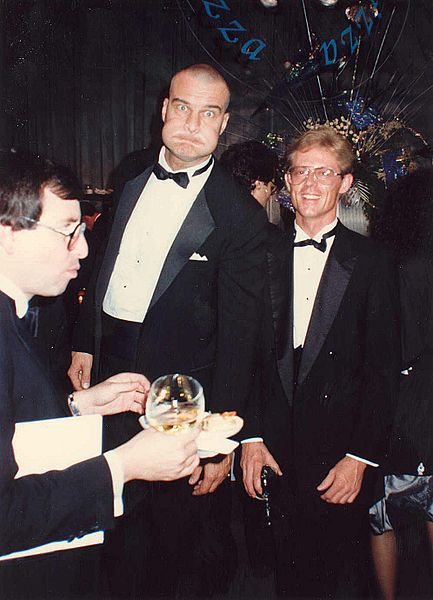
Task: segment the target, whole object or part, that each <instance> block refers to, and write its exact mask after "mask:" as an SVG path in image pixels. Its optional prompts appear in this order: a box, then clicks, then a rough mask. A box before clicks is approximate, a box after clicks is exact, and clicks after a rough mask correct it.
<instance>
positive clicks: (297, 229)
mask: <svg viewBox="0 0 433 600" xmlns="http://www.w3.org/2000/svg"><path fill="white" fill-rule="evenodd" d="M337 223H338V219H337V217H336V218H335V219H334V220H333V221H332V223H329V224H328V225H325V227H323V229H321V230H320V231H319V232H318V233H317V234H316V235H315V236H314V237H313V238H311V236H310V235H308V234H307V233H305V231H304V230H303V229H302V227H300V226H299V225H298V224H297V223H296V221H295V232H296V235H295V242H302V240H309V239H314V240H316V241H317V242H320V241H321V239H322V235H323V234H324V233H328V231H331V229H334V227H335V226H336V225H337Z"/></svg>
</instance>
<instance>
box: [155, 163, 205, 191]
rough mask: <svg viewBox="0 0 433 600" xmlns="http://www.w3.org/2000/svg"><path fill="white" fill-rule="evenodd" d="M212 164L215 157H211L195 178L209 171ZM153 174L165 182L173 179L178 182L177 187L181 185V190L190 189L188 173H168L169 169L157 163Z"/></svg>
mask: <svg viewBox="0 0 433 600" xmlns="http://www.w3.org/2000/svg"><path fill="white" fill-rule="evenodd" d="M212 163H213V156H211V157H210V159H209V161H208V162H207V163H206V164H205V165H204V167H202V168H201V169H197V171H195V172H194V173H193V177H195V176H196V175H201V174H202V173H204V172H205V171H207V170H208V168H209V167H210V166H211V164H212ZM153 173H154V174H155V177H156V178H157V179H161V180H162V181H165V180H166V179H173V181H174V182H176V183H177V185H180V187H181V188H184V189H186V188H187V187H188V184H189V177H188V173H185V171H178V172H177V173H172V172H171V171H167V169H164V167H163V166H162V165H161V164H159V163H156V164H155V165H154V167H153Z"/></svg>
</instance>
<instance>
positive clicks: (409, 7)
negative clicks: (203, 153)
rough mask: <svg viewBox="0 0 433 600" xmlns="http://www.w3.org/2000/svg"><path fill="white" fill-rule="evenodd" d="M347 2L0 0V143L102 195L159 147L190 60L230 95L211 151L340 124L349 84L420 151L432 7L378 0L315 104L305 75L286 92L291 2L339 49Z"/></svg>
mask: <svg viewBox="0 0 433 600" xmlns="http://www.w3.org/2000/svg"><path fill="white" fill-rule="evenodd" d="M359 1H360V0H356V1H355V0H351V1H346V0H339V2H338V3H337V5H336V6H335V8H325V7H324V6H322V5H321V4H320V2H319V0H305V2H304V4H303V3H302V1H301V0H280V1H279V6H278V8H277V9H276V10H274V9H271V10H269V9H265V8H264V7H263V6H262V4H261V3H260V1H259V0H226V2H223V1H222V0H217V1H215V4H217V5H219V6H224V5H225V6H226V7H228V8H229V9H230V10H224V9H222V8H220V9H218V8H217V7H215V6H214V7H213V8H211V11H212V13H213V14H220V18H219V19H215V18H211V17H209V16H208V15H207V14H206V11H205V6H204V4H203V2H202V0H3V1H1V2H0V23H1V26H0V36H1V37H0V48H1V54H0V140H1V142H0V145H1V146H2V147H5V148H7V147H11V146H14V147H17V148H22V149H29V150H32V151H37V152H39V153H41V154H44V155H47V156H49V157H52V158H56V159H57V160H58V161H60V162H62V163H65V164H67V165H69V166H70V167H72V168H73V169H74V170H75V171H76V172H77V173H78V174H79V175H80V176H81V178H82V180H83V183H84V184H90V185H92V186H98V187H103V186H106V185H107V184H108V183H109V175H110V173H111V171H112V170H113V168H114V167H115V166H116V165H117V164H118V163H119V161H120V160H121V159H122V158H123V157H124V156H125V155H127V154H128V153H131V152H133V151H137V150H140V149H143V148H145V147H146V146H149V145H150V144H151V142H152V140H153V141H154V143H155V144H156V145H157V144H158V131H159V129H160V117H159V111H160V105H161V100H162V98H163V94H164V91H165V89H166V86H167V84H168V82H169V80H170V77H171V75H172V74H173V72H175V71H176V70H178V69H179V68H181V67H183V66H186V65H187V64H190V63H193V62H201V61H205V62H210V63H211V64H214V65H215V66H216V67H217V68H219V69H221V70H222V71H223V73H224V74H225V76H226V77H227V80H228V82H229V84H230V86H231V87H232V89H233V92H234V94H233V96H234V102H233V104H232V107H231V112H232V117H231V120H230V123H229V127H228V132H227V134H225V135H224V136H223V138H222V140H221V147H224V145H227V144H229V143H233V142H238V141H242V140H243V139H245V138H256V139H263V138H264V136H266V134H267V133H268V132H270V131H274V132H277V133H279V134H281V135H282V136H283V137H284V138H286V137H287V136H290V135H291V134H293V133H294V132H295V131H297V130H299V129H302V128H303V121H304V120H305V119H306V118H307V117H308V116H312V117H314V118H320V119H322V120H323V118H324V106H325V110H326V111H327V115H328V116H329V117H332V116H335V114H337V115H338V113H339V111H340V112H341V104H340V105H339V102H340V103H341V102H342V101H344V100H345V99H347V98H348V97H349V96H348V95H349V94H350V90H352V88H353V91H352V96H355V97H356V94H357V93H358V94H360V95H361V96H362V97H365V98H367V101H368V103H369V104H370V103H372V104H373V105H374V106H375V107H376V108H377V110H378V111H379V112H380V113H381V114H382V115H383V118H384V119H389V118H390V116H392V115H395V114H399V115H400V117H401V118H404V119H405V120H406V121H407V122H408V123H410V125H411V127H412V128H414V130H415V131H416V132H417V133H420V134H421V135H422V137H423V138H424V139H425V140H426V141H427V142H430V140H431V139H432V138H433V123H432V121H433V119H432V109H431V103H432V98H433V94H432V88H431V86H432V85H433V69H432V57H433V43H432V37H433V36H432V13H433V3H432V2H431V0H412V1H411V0H404V1H403V0H396V1H392V0H380V1H379V9H380V12H381V18H380V19H375V20H374V23H373V27H372V30H371V32H370V34H369V35H367V32H366V30H365V28H362V27H361V28H360V29H359V30H358V33H361V34H362V39H361V45H360V50H359V53H358V54H356V55H355V54H354V55H350V53H347V50H346V53H347V65H346V67H345V69H344V71H343V73H342V74H341V75H340V76H339V77H336V73H335V72H329V71H327V72H322V73H321V83H322V92H323V93H322V96H325V97H326V100H322V99H321V94H320V92H319V89H318V86H317V80H316V78H315V77H310V78H309V79H308V80H306V81H305V82H302V84H301V85H300V86H299V87H297V88H296V89H289V88H288V87H287V86H286V85H285V84H284V83H283V84H281V82H282V81H283V78H284V74H285V69H284V66H283V64H284V61H285V60H290V61H291V62H292V63H296V62H299V63H301V64H306V63H308V60H309V58H308V52H309V50H310V44H309V39H308V35H307V28H306V17H305V14H304V11H303V6H305V8H306V11H307V19H308V24H309V26H310V30H311V32H312V33H314V34H315V35H316V38H317V41H318V43H319V45H320V44H321V43H322V42H324V41H329V39H331V38H334V39H335V40H336V42H337V44H338V48H339V53H340V50H341V49H342V47H341V44H340V42H339V38H340V32H341V31H342V30H343V29H344V28H345V27H347V26H348V25H350V22H349V20H348V18H347V17H346V15H345V8H346V7H348V6H349V7H350V6H355V5H358V2H359ZM362 2H363V4H365V5H368V4H369V3H368V2H365V0H362ZM233 20H237V21H238V22H239V23H240V24H241V25H242V26H243V27H244V28H245V29H246V31H245V32H241V33H238V34H237V36H238V37H239V41H238V42H236V43H229V42H227V41H225V40H224V38H223V36H222V33H221V32H220V31H219V30H218V27H224V26H227V25H228V23H230V22H231V21H233ZM352 26H353V29H354V31H356V30H357V28H356V26H355V24H353V23H352ZM229 35H230V36H234V34H233V33H230V34H229ZM254 38H258V39H261V40H263V42H264V43H265V44H266V47H265V48H264V49H263V50H262V51H261V52H260V53H258V55H257V58H259V60H249V58H248V56H247V55H245V54H242V52H241V48H242V45H243V44H244V43H245V42H247V41H248V40H249V39H254ZM376 62H377V65H376V67H377V68H376V69H374V65H375V63H376ZM331 71H332V69H331ZM373 71H375V76H374V77H373V78H372V79H371V78H370V76H371V74H372V72H373ZM263 102H264V104H263ZM256 111H257V114H255V115H254V116H253V114H254V113H255V112H256ZM400 113H401V114H400Z"/></svg>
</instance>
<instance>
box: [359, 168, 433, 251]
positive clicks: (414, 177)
mask: <svg viewBox="0 0 433 600" xmlns="http://www.w3.org/2000/svg"><path fill="white" fill-rule="evenodd" d="M370 234H371V237H373V238H375V239H377V240H380V241H381V242H383V243H385V244H386V245H387V246H388V247H389V248H390V249H391V250H392V251H393V252H394V255H395V256H396V258H397V260H398V261H401V260H403V259H404V258H408V257H409V256H412V255H415V254H418V253H425V252H427V253H428V255H430V256H433V169H419V170H417V171H415V172H414V173H411V174H410V175H406V176H405V177H401V178H400V179H398V180H397V181H396V182H395V183H394V184H393V185H392V186H391V187H390V188H389V190H388V191H387V194H386V197H385V200H384V202H383V203H381V205H380V206H378V208H377V209H376V210H372V211H371V213H370Z"/></svg>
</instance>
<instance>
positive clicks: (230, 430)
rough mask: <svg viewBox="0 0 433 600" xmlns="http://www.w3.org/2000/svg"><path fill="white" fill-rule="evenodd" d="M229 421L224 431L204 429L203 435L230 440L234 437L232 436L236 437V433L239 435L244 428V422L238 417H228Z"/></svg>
mask: <svg viewBox="0 0 433 600" xmlns="http://www.w3.org/2000/svg"><path fill="white" fill-rule="evenodd" d="M226 419H227V424H228V425H227V427H225V428H224V429H222V428H221V429H220V428H218V429H214V430H210V431H209V430H207V429H204V430H203V433H206V434H209V435H212V436H214V437H218V438H229V437H232V435H235V434H236V433H238V432H239V431H240V430H241V429H242V427H243V426H244V420H243V419H242V418H241V417H238V416H237V415H235V416H232V417H226Z"/></svg>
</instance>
